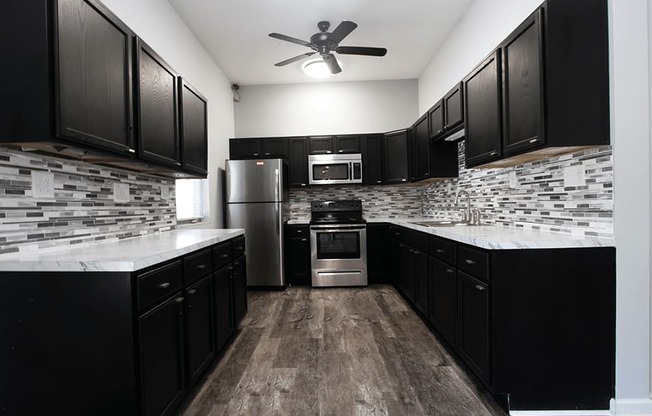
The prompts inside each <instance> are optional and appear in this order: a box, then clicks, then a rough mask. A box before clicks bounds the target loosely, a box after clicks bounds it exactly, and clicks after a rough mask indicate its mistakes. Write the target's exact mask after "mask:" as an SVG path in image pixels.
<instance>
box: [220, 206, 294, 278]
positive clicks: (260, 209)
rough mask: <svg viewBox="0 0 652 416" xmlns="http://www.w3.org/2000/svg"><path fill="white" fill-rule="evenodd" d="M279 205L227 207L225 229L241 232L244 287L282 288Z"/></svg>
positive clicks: (281, 222)
mask: <svg viewBox="0 0 652 416" xmlns="http://www.w3.org/2000/svg"><path fill="white" fill-rule="evenodd" d="M282 210H283V204H281V203H253V204H252V203H247V204H227V210H226V223H227V227H228V228H244V230H245V237H246V238H245V243H246V247H245V250H246V253H247V286H284V285H285V269H284V267H283V218H282V217H283V212H282Z"/></svg>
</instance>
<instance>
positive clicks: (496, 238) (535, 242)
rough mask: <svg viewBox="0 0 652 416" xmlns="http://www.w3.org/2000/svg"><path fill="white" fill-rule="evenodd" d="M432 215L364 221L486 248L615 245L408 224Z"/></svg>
mask: <svg viewBox="0 0 652 416" xmlns="http://www.w3.org/2000/svg"><path fill="white" fill-rule="evenodd" d="M432 219H433V218H367V222H368V223H388V224H393V225H400V226H402V227H405V228H410V229H412V230H416V231H421V232H424V233H427V234H432V235H435V236H439V237H443V238H447V239H449V240H453V241H456V242H458V243H463V244H468V245H471V246H475V247H479V248H483V249H486V250H513V249H554V248H591V247H615V246H616V241H615V240H614V239H613V238H600V237H590V236H584V235H569V234H562V233H553V232H548V231H537V230H525V229H522V228H517V227H507V226H503V225H474V226H454V227H426V226H423V225H417V224H412V223H413V222H421V221H428V220H432ZM309 221H310V219H309V218H296V219H292V220H290V221H288V224H308V222H309Z"/></svg>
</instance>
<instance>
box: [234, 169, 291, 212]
mask: <svg viewBox="0 0 652 416" xmlns="http://www.w3.org/2000/svg"><path fill="white" fill-rule="evenodd" d="M226 201H227V203H233V202H235V203H239V202H279V201H283V161H282V160H281V159H262V160H227V161H226Z"/></svg>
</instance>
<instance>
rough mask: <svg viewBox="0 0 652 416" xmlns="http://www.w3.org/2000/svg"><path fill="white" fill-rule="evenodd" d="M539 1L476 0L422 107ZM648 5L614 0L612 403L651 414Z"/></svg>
mask: <svg viewBox="0 0 652 416" xmlns="http://www.w3.org/2000/svg"><path fill="white" fill-rule="evenodd" d="M540 3H541V1H540V0H522V1H513V0H477V1H476V2H475V3H473V4H472V6H471V7H470V9H469V11H468V13H467V14H466V15H465V16H464V17H463V18H462V20H461V21H460V22H459V24H458V25H457V26H456V28H455V29H454V30H453V32H451V34H450V35H449V37H448V39H447V41H446V42H445V44H444V45H443V46H442V47H441V48H440V50H439V51H438V52H437V54H436V55H435V57H434V59H433V60H432V61H431V62H430V64H429V65H428V66H427V67H426V68H425V70H424V71H423V73H422V74H421V76H420V78H419V110H420V111H419V112H420V113H423V112H424V111H425V110H427V109H428V108H429V107H430V106H431V105H432V104H434V103H435V102H436V100H438V99H439V98H440V97H441V96H442V95H443V94H444V93H446V91H448V89H449V88H450V87H452V86H453V85H454V84H455V83H456V82H458V81H460V80H461V79H462V78H463V77H464V76H465V75H466V74H467V73H468V72H470V70H471V69H473V68H474V67H475V65H476V64H477V63H479V62H480V61H481V60H482V58H483V57H484V56H486V55H487V54H488V53H489V52H491V50H492V49H493V48H494V47H495V46H497V45H498V43H499V42H500V41H502V40H503V39H504V38H505V37H506V36H507V35H508V34H509V33H510V32H511V31H512V30H513V29H514V28H515V27H516V26H517V25H518V24H519V23H520V22H521V21H522V20H523V19H525V17H527V16H528V15H529V14H530V13H531V12H532V11H533V10H534V9H535V8H536V7H537V6H538V5H539V4H540ZM648 7H649V5H648V0H628V1H622V0H609V9H610V26H611V45H610V46H611V69H612V73H611V91H612V94H611V111H612V126H611V128H612V144H613V145H614V166H615V167H614V172H615V175H614V179H615V185H614V189H615V191H614V192H615V235H616V245H617V278H616V285H617V298H616V301H617V310H616V327H617V329H616V399H617V400H616V403H615V410H616V414H618V415H627V414H634V413H635V412H638V413H636V414H652V401H651V400H650V388H651V385H650V377H651V376H650V374H651V370H652V369H651V366H650V359H651V358H650V354H651V351H650V335H651V328H650V298H651V291H650V290H651V285H650V268H651V245H650V240H651V238H650V236H651V229H650V227H651V221H652V220H651V216H650V212H651V211H652V210H651V204H650V193H651V192H652V187H651V185H652V179H651V178H652V172H651V169H650V164H651V159H652V156H651V148H650V120H652V111H651V110H652V109H651V107H650V97H651V96H652V89H651V87H652V86H651V85H650V79H649V76H650V72H649V70H650V68H652V63H651V58H652V51H651V50H650V46H651V45H649V44H648V39H650V36H651V35H650V33H649V30H650V27H651V25H650V21H652V12H650V10H648ZM648 18H649V21H648ZM650 42H652V40H650Z"/></svg>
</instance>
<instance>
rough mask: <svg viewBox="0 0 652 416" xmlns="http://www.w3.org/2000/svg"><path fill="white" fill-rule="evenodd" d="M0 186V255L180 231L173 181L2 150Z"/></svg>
mask: <svg viewBox="0 0 652 416" xmlns="http://www.w3.org/2000/svg"><path fill="white" fill-rule="evenodd" d="M33 172H34V175H33ZM47 172H49V174H48V173H47ZM32 178H36V181H37V182H38V181H39V180H41V181H46V182H47V181H48V180H51V179H53V184H54V193H53V194H49V195H48V194H47V193H46V194H39V191H38V189H36V195H35V189H34V188H33V187H32ZM48 178H49V179H48ZM0 185H1V186H0V254H4V253H12V252H17V251H21V252H22V251H30V250H37V249H41V248H45V247H52V246H57V245H68V244H80V243H89V242H98V241H106V240H117V239H123V238H129V237H135V236H141V235H146V234H151V233H155V232H159V231H167V230H171V229H174V228H176V211H175V200H174V181H173V180H168V179H164V178H157V177H153V176H148V175H142V174H138V173H133V172H128V171H124V170H120V169H113V168H108V167H101V166H96V165H89V164H86V163H81V162H74V161H67V160H66V161H62V160H60V159H55V158H51V157H47V156H41V155H36V154H31V153H25V152H17V151H12V150H8V149H5V148H1V147H0ZM46 188H47V187H46ZM121 191H122V192H124V195H119V194H120V192H121Z"/></svg>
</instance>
